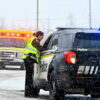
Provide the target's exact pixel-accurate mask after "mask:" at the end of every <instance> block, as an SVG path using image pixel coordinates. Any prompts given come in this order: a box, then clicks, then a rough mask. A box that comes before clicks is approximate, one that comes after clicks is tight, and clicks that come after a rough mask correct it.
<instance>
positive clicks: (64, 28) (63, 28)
mask: <svg viewBox="0 0 100 100" xmlns="http://www.w3.org/2000/svg"><path fill="white" fill-rule="evenodd" d="M56 29H57V30H66V29H68V30H75V29H76V30H79V29H80V30H85V29H88V30H90V29H92V30H100V29H98V28H77V27H76V28H67V27H57V28H56Z"/></svg>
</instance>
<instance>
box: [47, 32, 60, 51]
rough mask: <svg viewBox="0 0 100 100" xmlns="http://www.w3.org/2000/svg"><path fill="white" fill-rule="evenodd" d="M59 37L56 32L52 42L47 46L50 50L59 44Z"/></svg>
mask: <svg viewBox="0 0 100 100" xmlns="http://www.w3.org/2000/svg"><path fill="white" fill-rule="evenodd" d="M58 37H59V35H58V34H54V35H53V36H52V39H51V40H50V43H49V45H48V48H47V49H48V50H50V49H52V48H53V47H54V46H58Z"/></svg>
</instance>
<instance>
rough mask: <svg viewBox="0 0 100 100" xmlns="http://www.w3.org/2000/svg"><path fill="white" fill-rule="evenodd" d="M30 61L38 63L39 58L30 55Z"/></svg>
mask: <svg viewBox="0 0 100 100" xmlns="http://www.w3.org/2000/svg"><path fill="white" fill-rule="evenodd" d="M28 59H29V60H30V61H31V62H33V63H37V58H36V55H35V54H32V53H30V54H29V56H28Z"/></svg>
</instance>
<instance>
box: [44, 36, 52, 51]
mask: <svg viewBox="0 0 100 100" xmlns="http://www.w3.org/2000/svg"><path fill="white" fill-rule="evenodd" d="M51 38H52V35H50V36H49V37H48V38H47V40H46V41H45V43H44V45H43V48H44V49H45V50H47V47H48V44H49V42H50V40H51Z"/></svg>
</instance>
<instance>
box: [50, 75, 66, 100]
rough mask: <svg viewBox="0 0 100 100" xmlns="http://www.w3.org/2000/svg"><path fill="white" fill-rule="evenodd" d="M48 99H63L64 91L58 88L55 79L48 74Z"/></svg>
mask: <svg viewBox="0 0 100 100" xmlns="http://www.w3.org/2000/svg"><path fill="white" fill-rule="evenodd" d="M50 75H51V74H50ZM49 82H50V83H49V84H50V90H49V95H50V100H64V91H63V90H61V89H59V87H57V84H56V80H55V78H54V77H53V75H51V76H50V81H49Z"/></svg>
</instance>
